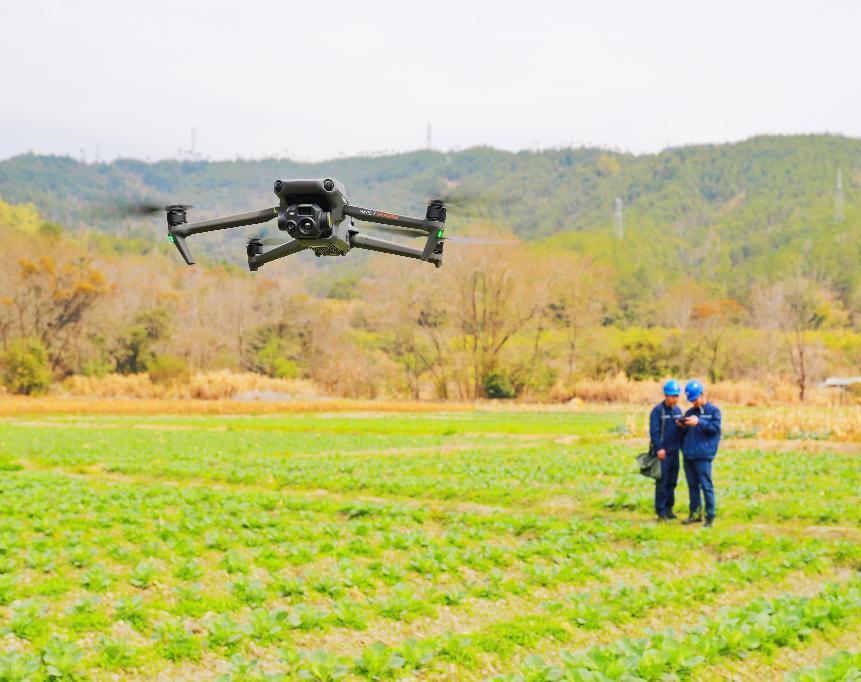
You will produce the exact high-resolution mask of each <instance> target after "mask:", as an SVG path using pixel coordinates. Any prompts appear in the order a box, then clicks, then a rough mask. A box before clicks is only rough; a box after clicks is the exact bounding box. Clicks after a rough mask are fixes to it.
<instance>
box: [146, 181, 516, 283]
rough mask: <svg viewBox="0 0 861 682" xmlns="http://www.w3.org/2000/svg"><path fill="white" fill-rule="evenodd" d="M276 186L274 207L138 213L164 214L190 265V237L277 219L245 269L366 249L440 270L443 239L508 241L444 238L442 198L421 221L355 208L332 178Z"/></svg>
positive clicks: (250, 251) (178, 207)
mask: <svg viewBox="0 0 861 682" xmlns="http://www.w3.org/2000/svg"><path fill="white" fill-rule="evenodd" d="M274 190H275V195H276V196H277V197H278V206H274V207H272V208H264V209H262V210H259V211H252V212H251V213H242V214H240V215H232V216H226V217H224V218H215V219H214V220H204V221H201V222H195V223H189V222H187V212H188V209H190V208H192V207H191V206H189V205H187V204H173V205H169V206H152V205H143V206H142V207H139V209H138V212H140V213H145V212H154V211H162V210H163V211H165V212H166V215H167V235H168V239H169V240H170V241H171V243H173V244H174V246H176V248H177V250H178V251H179V253H180V255H181V256H182V258H183V260H185V262H186V264H188V265H193V264H194V259H193V258H192V255H191V251H190V250H189V248H188V244H187V242H186V239H187V238H188V237H190V236H192V235H195V234H203V233H204V232H214V231H216V230H228V229H231V228H234V227H244V226H247V225H258V224H261V223H266V222H269V221H270V220H277V225H278V229H279V230H280V231H281V232H282V233H284V235H285V236H284V237H283V238H281V239H279V238H275V239H261V238H259V237H253V238H251V239H249V240H248V243H247V246H246V252H247V256H248V269H249V270H251V271H252V272H254V271H256V270H257V269H258V268H260V266H262V265H265V264H266V263H270V262H272V261H274V260H277V259H279V258H285V257H286V256H292V255H293V254H296V253H299V252H300V251H304V250H306V249H307V250H311V251H313V252H314V255H315V256H318V257H320V256H345V255H347V253H348V252H349V251H350V250H351V249H364V250H366V251H376V252H378V253H386V254H392V255H395V256H403V257H406V258H415V259H417V260H421V261H424V262H427V263H432V264H433V265H434V266H436V267H437V268H439V267H441V266H442V260H443V247H444V245H445V243H446V242H462V243H472V244H488V243H491V244H492V243H507V242H500V241H498V240H485V239H475V238H471V237H450V236H446V235H445V219H446V200H445V199H433V200H431V201H430V202H429V203H428V206H427V211H426V213H425V217H424V219H421V218H410V217H408V216H402V215H397V214H395V213H387V212H384V211H377V210H374V209H370V208H360V207H358V206H354V205H352V204H350V203H349V201H348V200H347V191H346V189H345V187H344V185H343V184H341V183H340V182H338V181H337V180H335V179H333V178H322V179H313V180H276V181H275V185H274ZM355 221H361V222H366V223H373V224H374V228H373V229H377V230H383V231H387V232H389V233H392V234H397V235H400V236H404V237H412V238H423V239H424V240H425V243H424V246H423V247H422V248H414V247H410V246H407V245H405V244H400V243H398V242H394V241H390V240H388V239H382V238H380V237H375V236H373V235H369V234H364V233H362V232H360V231H359V230H358V229H357V228H356V226H355V224H356V223H355ZM271 244H277V246H275V247H274V248H271V249H268V250H266V249H265V248H264V247H265V246H268V245H271Z"/></svg>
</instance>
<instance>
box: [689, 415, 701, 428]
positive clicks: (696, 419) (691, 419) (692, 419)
mask: <svg viewBox="0 0 861 682" xmlns="http://www.w3.org/2000/svg"><path fill="white" fill-rule="evenodd" d="M685 423H686V424H687V425H688V426H696V425H697V424H699V423H700V418H699V417H695V416H694V415H691V416H690V417H688V418H687V421H686V422H685Z"/></svg>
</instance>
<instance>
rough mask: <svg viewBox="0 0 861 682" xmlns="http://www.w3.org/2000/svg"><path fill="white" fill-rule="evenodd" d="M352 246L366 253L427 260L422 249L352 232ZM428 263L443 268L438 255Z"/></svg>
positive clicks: (440, 257) (432, 255)
mask: <svg viewBox="0 0 861 682" xmlns="http://www.w3.org/2000/svg"><path fill="white" fill-rule="evenodd" d="M350 246H352V247H353V248H356V249H365V250H366V251H376V252H377V253H390V254H392V255H393V256H403V257H405V258H416V259H418V260H425V259H424V258H423V255H422V249H413V248H411V247H409V246H404V245H402V244H397V243H395V242H390V241H388V240H387V239H380V238H379V237H372V236H370V235H367V234H361V233H360V232H350ZM427 261H428V262H429V263H433V264H434V265H435V266H436V267H441V266H442V256H440V255H439V254H438V253H432V254H431V255H430V258H428V259H427Z"/></svg>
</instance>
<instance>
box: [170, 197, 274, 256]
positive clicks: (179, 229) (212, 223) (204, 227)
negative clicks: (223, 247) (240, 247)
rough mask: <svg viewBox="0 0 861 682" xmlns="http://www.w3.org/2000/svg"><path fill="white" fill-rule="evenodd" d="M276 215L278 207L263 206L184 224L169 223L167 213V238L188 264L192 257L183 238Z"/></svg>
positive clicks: (260, 221) (268, 219)
mask: <svg viewBox="0 0 861 682" xmlns="http://www.w3.org/2000/svg"><path fill="white" fill-rule="evenodd" d="M277 217H278V207H277V206H276V207H274V208H264V209H263V210H262V211H252V212H251V213H242V214H240V215H233V216H227V217H226V218H216V219H215V220H203V221H201V222H198V223H190V224H188V225H186V224H185V223H184V222H182V223H177V224H174V225H171V217H170V215H168V228H167V231H168V238H169V239H170V241H171V242H173V244H174V245H175V246H176V248H177V250H178V251H179V253H180V255H181V256H182V258H183V260H185V262H186V263H187V264H188V265H193V264H194V259H193V258H192V257H191V251H189V250H188V246H187V245H186V243H185V238H186V237H189V236H191V235H193V234H201V233H202V232H214V231H215V230H227V229H229V228H231V227H242V226H243V225H256V224H258V223H265V222H268V221H270V220H272V219H273V218H277ZM181 219H182V220H184V219H185V213H184V212H183V213H182V217H181Z"/></svg>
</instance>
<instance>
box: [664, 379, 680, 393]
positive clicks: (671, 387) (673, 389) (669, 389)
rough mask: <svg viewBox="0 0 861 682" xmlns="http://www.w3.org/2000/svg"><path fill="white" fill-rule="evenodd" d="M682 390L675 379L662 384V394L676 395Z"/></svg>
mask: <svg viewBox="0 0 861 682" xmlns="http://www.w3.org/2000/svg"><path fill="white" fill-rule="evenodd" d="M681 392H682V385H681V384H680V383H679V382H678V381H676V380H675V379H670V380H669V381H668V382H667V383H665V384H664V395H669V396H677V395H679V394H680V393H681Z"/></svg>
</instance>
